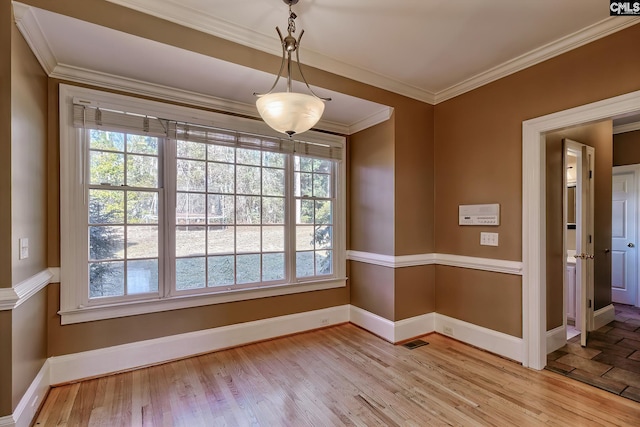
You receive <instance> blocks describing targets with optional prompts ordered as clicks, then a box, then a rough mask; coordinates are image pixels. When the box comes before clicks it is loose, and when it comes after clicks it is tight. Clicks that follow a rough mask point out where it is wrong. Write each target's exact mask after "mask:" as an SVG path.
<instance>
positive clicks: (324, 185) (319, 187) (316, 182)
mask: <svg viewBox="0 0 640 427" xmlns="http://www.w3.org/2000/svg"><path fill="white" fill-rule="evenodd" d="M313 197H331V180H330V179H329V175H324V174H319V173H316V174H313Z"/></svg>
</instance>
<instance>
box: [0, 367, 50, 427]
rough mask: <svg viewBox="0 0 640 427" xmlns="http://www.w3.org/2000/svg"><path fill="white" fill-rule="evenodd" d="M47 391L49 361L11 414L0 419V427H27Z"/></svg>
mask: <svg viewBox="0 0 640 427" xmlns="http://www.w3.org/2000/svg"><path fill="white" fill-rule="evenodd" d="M48 391H49V360H45V362H44V365H42V368H40V371H39V372H38V374H37V375H36V377H35V378H34V380H33V381H32V382H31V385H30V386H29V388H28V389H27V391H26V392H25V393H24V395H23V396H22V399H20V402H18V406H17V407H16V409H15V411H13V414H11V415H7V416H6V417H0V427H29V426H30V425H31V423H33V420H34V419H35V416H36V411H37V410H38V408H39V407H40V404H41V403H42V401H43V399H44V398H45V396H46V395H47V392H48Z"/></svg>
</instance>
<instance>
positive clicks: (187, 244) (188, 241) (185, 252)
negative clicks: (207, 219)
mask: <svg viewBox="0 0 640 427" xmlns="http://www.w3.org/2000/svg"><path fill="white" fill-rule="evenodd" d="M204 253H205V228H204V227H196V226H193V225H189V226H178V227H176V256H190V255H204Z"/></svg>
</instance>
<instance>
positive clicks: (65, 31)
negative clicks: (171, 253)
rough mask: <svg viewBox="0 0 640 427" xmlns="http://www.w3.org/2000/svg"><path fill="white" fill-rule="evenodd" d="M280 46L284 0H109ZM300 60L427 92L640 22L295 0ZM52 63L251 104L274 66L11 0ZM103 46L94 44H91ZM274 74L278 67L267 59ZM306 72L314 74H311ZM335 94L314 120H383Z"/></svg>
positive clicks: (490, 8) (123, 83)
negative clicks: (256, 66) (259, 67)
mask: <svg viewBox="0 0 640 427" xmlns="http://www.w3.org/2000/svg"><path fill="white" fill-rule="evenodd" d="M108 1H111V2H112V3H117V4H120V5H123V6H126V7H130V8H133V9H136V10H140V11H143V12H145V13H149V14H151V15H155V16H158V17H161V18H164V19H167V20H170V21H174V22H177V23H180V24H182V25H186V26H189V27H192V28H195V29H198V30H201V31H205V32H208V33H211V34H214V35H216V36H219V37H222V38H225V39H229V40H232V41H235V42H238V43H241V44H244V45H247V46H251V47H254V48H257V49H260V50H263V51H266V52H270V53H274V54H276V55H280V52H281V48H280V45H279V41H278V38H277V34H276V32H275V27H276V26H279V27H280V28H281V30H283V32H285V31H286V26H287V16H288V10H287V6H286V5H285V4H284V2H283V1H282V0H235V1H230V0H179V1H178V0H108ZM293 10H294V12H295V13H296V14H297V15H298V18H297V19H296V24H297V29H298V31H297V33H296V35H299V34H300V31H301V30H302V29H304V30H305V34H304V38H303V42H302V48H301V52H300V56H301V60H302V62H304V63H305V64H308V65H310V66H314V67H317V68H320V69H323V70H327V71H330V72H333V73H336V74H339V75H343V76H346V77H349V78H353V79H356V80H359V81H362V82H365V83H368V84H371V85H374V86H377V87H381V88H383V89H387V90H391V91H393V92H396V93H400V94H403V95H406V96H410V97H412V98H415V99H419V100H422V101H425V102H429V103H432V104H435V103H437V102H441V101H443V100H446V99H449V98H451V97H453V96H456V95H458V94H460V93H463V92H465V91H468V90H471V89H473V88H475V87H478V86H480V85H482V84H486V83H488V82H490V81H493V80H495V79H498V78H500V77H503V76H505V75H508V74H511V73H513V72H515V71H518V70H520V69H522V68H525V67H527V66H530V65H533V64H535V63H538V62H541V61H542V60H545V59H547V58H550V57H552V56H555V55H558V54H560V53H562V52H565V51H567V50H569V49H572V48H575V47H577V46H580V45H582V44H585V43H587V42H589V41H592V40H595V39H597V38H599V37H603V36H606V35H608V34H610V33H612V32H614V31H618V30H620V29H622V28H625V27H627V26H629V25H633V24H636V23H638V22H640V18H636V17H625V18H623V17H609V9H608V2H606V1H604V0H561V1H558V0H535V1H523V0H481V1H480V0H457V1H451V0H394V1H389V0H349V1H344V0H341V1H338V0H300V2H299V3H298V4H297V5H295V6H293ZM14 13H15V15H16V22H17V23H18V27H19V28H20V30H21V32H22V33H23V34H24V35H25V38H26V39H27V42H28V43H29V44H30V46H31V48H32V49H33V50H34V52H35V53H36V56H37V57H38V59H39V60H40V62H41V63H42V64H43V66H44V68H45V70H46V71H47V72H48V73H49V75H51V76H54V77H60V78H66V79H72V80H76V81H84V82H87V83H98V84H101V85H104V86H107V87H114V88H125V89H129V90H132V87H133V88H135V90H133V91H134V92H141V93H146V94H156V95H158V94H159V95H162V96H164V97H167V98H176V99H178V100H185V99H188V100H189V101H190V102H191V103H195V104H201V105H206V106H214V107H218V108H224V109H227V110H231V111H235V112H239V113H243V114H249V115H255V107H254V106H253V102H254V98H253V92H263V91H266V90H268V89H269V88H270V87H271V84H272V83H273V78H274V76H273V75H271V74H269V73H264V72H259V71H256V70H253V69H250V68H247V67H242V66H239V65H236V64H231V63H227V62H224V61H220V60H217V59H214V58H210V57H207V56H204V55H200V54H197V53H194V52H190V51H186V50H181V49H178V48H175V47H171V46H167V45H163V44H161V43H158V42H154V41H151V40H147V39H143V38H140V37H136V36H132V35H130V34H125V33H121V32H118V31H115V30H111V29H108V28H104V27H100V26H97V25H95V24H90V23H87V22H83V21H79V20H76V19H72V18H69V17H66V16H62V15H57V14H55V13H51V12H47V11H44V10H40V9H37V8H33V7H27V6H24V5H21V4H20V3H16V2H14ZM98 47H99V48H100V53H101V54H100V55H95V52H96V49H97V48H98ZM273 72H274V74H275V73H276V72H277V70H273ZM311 83H312V82H311ZM314 90H315V91H316V92H317V93H318V94H319V95H320V96H331V97H332V98H333V99H334V101H332V102H330V103H328V104H327V109H326V112H325V116H324V118H323V119H324V120H323V124H321V126H320V127H321V128H324V129H327V130H334V131H339V132H345V133H351V132H353V131H354V130H357V129H361V128H364V127H366V126H368V125H370V124H372V123H375V122H379V121H381V120H385V119H386V118H388V117H389V114H390V110H389V109H388V108H386V107H385V106H382V105H380V104H375V103H372V102H369V101H364V100H361V99H357V98H354V97H350V96H346V95H342V94H338V93H335V92H330V91H327V90H325V89H322V88H314Z"/></svg>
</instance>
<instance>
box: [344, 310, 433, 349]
mask: <svg viewBox="0 0 640 427" xmlns="http://www.w3.org/2000/svg"><path fill="white" fill-rule="evenodd" d="M349 311H350V313H349V321H350V322H351V323H353V324H354V325H358V326H360V327H361V328H363V329H366V330H367V331H369V332H371V333H373V334H375V335H377V336H379V337H380V338H382V339H385V340H387V341H389V342H391V343H397V342H400V341H405V340H408V339H409V338H414V337H418V336H420V335H425V334H428V333H430V332H433V331H434V329H433V327H434V319H435V315H436V314H435V313H427V314H423V315H420V316H415V317H410V318H408V319H403V320H400V321H398V322H393V321H391V320H389V319H386V318H384V317H381V316H378V315H377V314H373V313H371V312H369V311H367V310H363V309H361V308H359V307H356V306H353V305H352V306H350V310H349Z"/></svg>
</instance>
